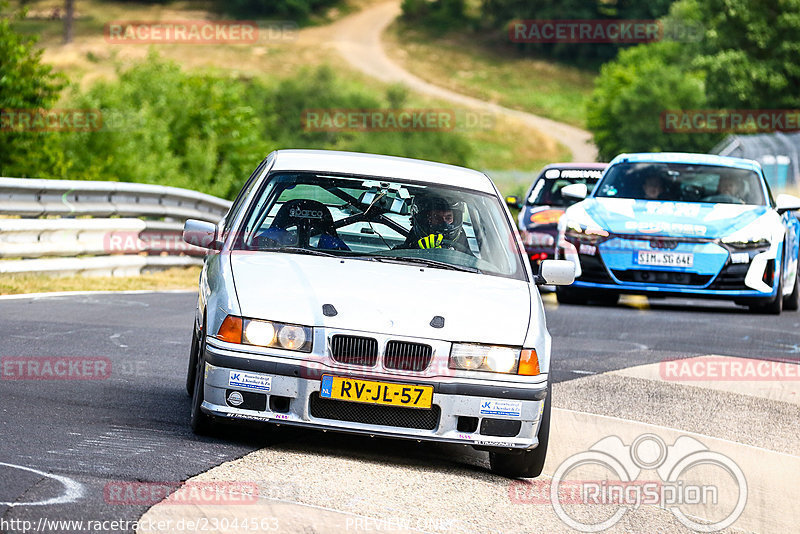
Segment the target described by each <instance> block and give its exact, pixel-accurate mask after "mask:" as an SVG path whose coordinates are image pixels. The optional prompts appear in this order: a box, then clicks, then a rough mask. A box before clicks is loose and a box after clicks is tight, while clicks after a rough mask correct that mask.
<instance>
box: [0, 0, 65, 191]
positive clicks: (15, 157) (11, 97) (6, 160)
mask: <svg viewBox="0 0 800 534" xmlns="http://www.w3.org/2000/svg"><path fill="white" fill-rule="evenodd" d="M7 5H8V4H7V2H0V110H9V111H11V112H14V111H15V110H37V109H48V108H51V107H52V106H53V104H55V102H56V101H57V100H58V95H59V92H60V91H61V89H62V88H63V87H64V85H65V84H66V80H65V79H64V78H63V77H62V76H59V75H57V74H55V73H54V72H53V69H52V67H50V66H49V65H45V64H42V62H41V57H42V53H43V52H44V51H43V50H41V49H40V50H36V49H35V44H36V39H35V38H32V37H27V36H23V35H21V34H19V33H17V32H15V31H14V30H13V29H12V28H11V22H12V19H13V18H17V17H21V14H20V15H14V16H12V17H9V16H6V15H3V14H2V12H3V11H4V10H5V9H6V7H7ZM51 140H52V137H51V136H49V135H48V134H47V133H43V132H30V131H20V130H17V131H14V128H13V127H11V126H8V125H3V126H0V176H30V174H29V170H30V169H29V165H30V162H31V161H37V160H38V159H39V158H40V157H41V156H40V153H41V152H42V151H43V150H47V145H48V144H49V143H50V141H51Z"/></svg>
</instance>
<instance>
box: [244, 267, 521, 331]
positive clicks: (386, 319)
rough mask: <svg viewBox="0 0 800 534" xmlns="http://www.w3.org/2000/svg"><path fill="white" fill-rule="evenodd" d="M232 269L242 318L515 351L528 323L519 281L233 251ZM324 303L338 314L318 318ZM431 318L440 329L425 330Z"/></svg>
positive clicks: (441, 271) (445, 271)
mask: <svg viewBox="0 0 800 534" xmlns="http://www.w3.org/2000/svg"><path fill="white" fill-rule="evenodd" d="M231 267H232V270H233V277H234V283H235V286H236V294H237V296H238V299H239V306H240V309H241V312H242V315H243V316H244V317H253V318H260V319H269V320H274V321H282V322H287V323H295V324H301V325H307V326H325V327H331V328H341V329H347V330H360V331H365V332H377V333H384V334H394V335H400V336H411V337H423V338H435V339H444V340H448V341H467V342H476V343H496V344H504V345H518V346H519V345H522V343H523V341H524V339H525V335H526V333H527V331H528V326H529V322H530V314H531V295H530V288H529V286H528V284H527V283H526V282H523V281H520V280H510V279H507V278H501V277H497V276H488V275H480V274H473V273H465V272H458V271H450V270H445V269H434V268H428V267H425V268H421V267H420V266H419V265H403V264H389V263H379V262H374V261H365V260H356V259H340V258H326V257H319V256H306V255H299V254H289V253H281V252H241V253H239V252H234V253H233V254H232V256H231ZM323 304H332V305H333V306H334V307H335V308H336V310H337V312H338V313H337V315H336V316H334V317H326V316H325V315H323V314H322V306H323ZM436 315H440V316H442V317H444V318H445V325H444V328H441V329H437V328H433V327H432V326H430V322H431V320H432V319H433V317H434V316H436Z"/></svg>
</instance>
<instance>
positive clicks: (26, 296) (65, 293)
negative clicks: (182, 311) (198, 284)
mask: <svg viewBox="0 0 800 534" xmlns="http://www.w3.org/2000/svg"><path fill="white" fill-rule="evenodd" d="M149 293H197V290H196V289H130V290H126V291H52V292H50V293H21V294H19V295H0V300H18V299H40V298H52V297H76V296H85V295H146V294H149Z"/></svg>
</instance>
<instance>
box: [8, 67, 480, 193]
mask: <svg viewBox="0 0 800 534" xmlns="http://www.w3.org/2000/svg"><path fill="white" fill-rule="evenodd" d="M118 75H119V79H118V80H116V81H104V82H99V83H97V84H95V85H94V86H92V87H91V88H89V89H88V90H87V91H85V92H80V91H78V90H77V89H73V92H72V94H71V95H70V96H69V98H68V101H69V102H68V106H65V107H70V108H78V109H97V110H100V111H101V113H102V116H103V125H102V128H101V129H99V130H96V131H82V132H71V133H66V132H62V133H49V134H46V136H47V139H48V143H47V145H46V146H45V145H43V146H41V147H40V150H39V151H38V152H37V157H36V158H31V159H30V160H29V161H28V162H27V166H26V168H25V170H26V171H27V172H26V173H25V174H24V175H27V176H38V177H42V178H69V179H84V180H119V181H129V182H141V183H152V184H162V185H172V186H178V187H186V188H190V189H195V190H199V191H203V192H206V193H210V194H213V195H217V196H221V197H226V198H233V197H234V196H235V194H236V193H237V192H238V190H239V188H240V187H241V185H242V183H243V182H244V180H245V179H246V178H247V177H248V176H249V175H250V173H251V171H252V170H253V169H254V168H255V167H256V165H257V164H258V162H259V161H260V160H261V159H262V158H264V157H265V156H266V154H267V153H268V152H270V151H271V150H275V149H279V148H325V149H338V150H355V151H363V152H377V153H385V154H392V155H399V156H408V157H418V158H426V159H432V160H436V161H443V162H447V163H454V164H462V165H465V164H467V163H468V161H469V158H470V157H471V154H472V152H471V148H470V145H469V143H468V142H467V141H466V140H465V139H464V138H463V137H462V136H461V135H459V134H458V133H455V132H447V131H409V132H327V131H323V132H318V131H310V130H306V129H304V128H303V124H302V120H303V116H304V114H305V112H306V110H310V109H337V108H345V109H356V110H359V109H375V108H387V107H388V108H392V107H394V108H397V107H402V106H404V105H405V98H406V93H405V91H404V90H402V89H399V88H397V87H390V88H389V89H388V90H387V94H386V95H385V99H384V98H381V97H380V95H378V96H375V95H373V94H371V93H368V92H367V91H366V90H365V89H364V88H363V87H362V86H359V85H357V84H355V83H354V82H350V81H348V80H345V79H341V78H338V77H336V76H335V75H334V74H333V71H332V70H331V69H329V68H320V69H318V70H307V71H304V72H302V73H300V74H298V75H297V76H294V77H290V78H287V79H285V80H282V81H276V82H272V83H271V84H265V83H263V82H261V81H258V80H248V79H231V78H228V77H224V76H218V75H213V74H207V73H186V72H183V71H182V70H181V69H180V68H179V67H178V66H177V65H175V64H174V63H171V62H168V61H164V60H162V59H160V58H158V57H157V56H154V55H152V56H150V57H149V58H148V59H147V60H146V61H144V62H142V63H140V64H137V65H135V66H133V67H132V68H130V69H128V70H124V71H120V72H119V73H118ZM11 175H17V176H20V175H21V174H19V173H17V174H11Z"/></svg>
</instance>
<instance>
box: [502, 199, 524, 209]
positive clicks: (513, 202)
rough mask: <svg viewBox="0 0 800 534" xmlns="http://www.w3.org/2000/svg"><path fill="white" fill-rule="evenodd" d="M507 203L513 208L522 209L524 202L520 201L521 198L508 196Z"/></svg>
mask: <svg viewBox="0 0 800 534" xmlns="http://www.w3.org/2000/svg"><path fill="white" fill-rule="evenodd" d="M506 204H507V205H508V207H509V208H511V209H512V210H519V209H522V202H520V201H519V198H517V197H514V196H511V197H506Z"/></svg>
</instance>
